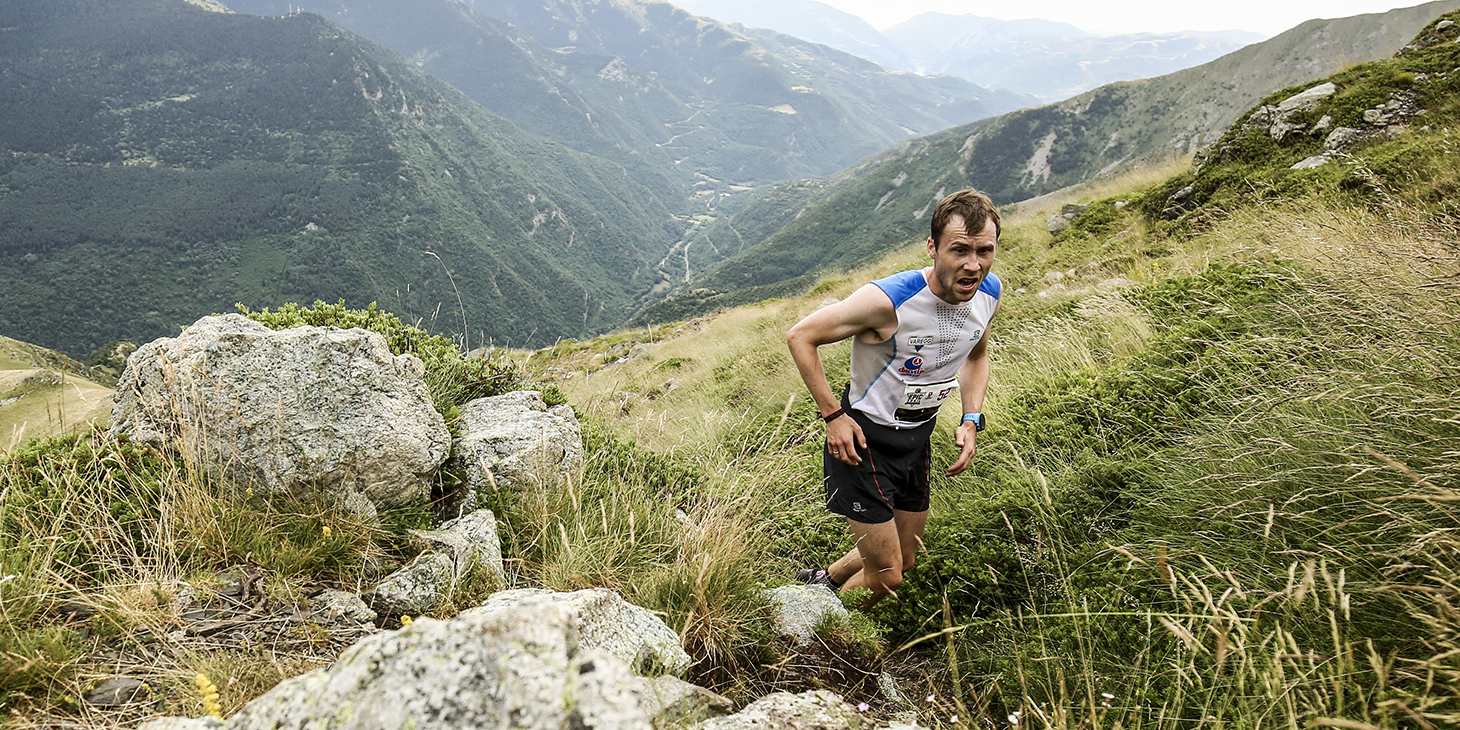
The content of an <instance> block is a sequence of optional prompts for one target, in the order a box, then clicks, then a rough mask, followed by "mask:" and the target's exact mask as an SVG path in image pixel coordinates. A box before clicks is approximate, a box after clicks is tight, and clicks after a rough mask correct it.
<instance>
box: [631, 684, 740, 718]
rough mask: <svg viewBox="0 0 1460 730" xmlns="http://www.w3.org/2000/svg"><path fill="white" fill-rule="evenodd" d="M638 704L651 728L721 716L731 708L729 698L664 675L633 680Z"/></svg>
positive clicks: (732, 707) (728, 712) (732, 706)
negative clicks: (652, 726)
mask: <svg viewBox="0 0 1460 730" xmlns="http://www.w3.org/2000/svg"><path fill="white" fill-rule="evenodd" d="M635 688H636V691H637V692H638V693H639V704H640V706H641V707H643V708H644V714H645V715H648V716H649V722H651V723H653V725H654V727H656V728H658V727H664V726H666V725H667V726H670V727H684V726H685V725H686V724H688V723H691V722H695V721H698V720H708V719H710V718H714V717H723V716H725V715H728V714H730V711H731V710H733V709H735V706H734V705H733V704H731V702H730V700H729V699H727V698H725V697H722V696H720V695H718V694H715V693H714V692H711V691H709V690H707V689H705V688H704V687H700V686H697V685H693V684H690V683H689V682H686V681H684V680H682V679H680V678H678V677H674V676H670V675H668V674H665V675H661V676H658V677H652V678H651V677H639V678H637V679H636V680H635Z"/></svg>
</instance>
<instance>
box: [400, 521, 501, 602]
mask: <svg viewBox="0 0 1460 730" xmlns="http://www.w3.org/2000/svg"><path fill="white" fill-rule="evenodd" d="M411 534H412V535H415V536H416V537H419V538H422V539H424V540H427V541H429V542H432V543H435V544H436V545H437V546H439V547H438V552H446V553H449V554H450V555H451V560H452V563H453V564H454V565H455V566H456V574H457V576H458V578H460V577H463V576H466V575H467V574H469V573H472V572H474V571H482V572H483V573H485V575H486V577H487V579H488V580H491V581H494V582H495V585H496V586H498V587H501V586H503V585H506V583H507V573H506V571H505V569H504V568H503V567H502V538H501V537H500V536H499V535H498V534H497V516H496V515H494V514H492V511H491V510H489V509H479V510H476V511H474V512H471V513H470V514H466V515H462V516H461V517H458V518H456V519H454V520H448V521H447V522H445V523H443V524H442V525H441V528H440V529H438V530H411Z"/></svg>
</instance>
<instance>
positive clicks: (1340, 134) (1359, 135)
mask: <svg viewBox="0 0 1460 730" xmlns="http://www.w3.org/2000/svg"><path fill="white" fill-rule="evenodd" d="M1365 136H1367V135H1365V134H1364V131H1363V130H1361V129H1354V128H1353V127H1335V128H1334V130H1333V131H1332V132H1329V133H1328V137H1326V138H1325V139H1324V140H1323V149H1325V150H1330V151H1335V150H1341V149H1343V148H1345V147H1348V146H1349V145H1351V144H1353V143H1355V142H1358V141H1359V140H1362V139H1363V138H1364V137H1365Z"/></svg>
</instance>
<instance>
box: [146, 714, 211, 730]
mask: <svg viewBox="0 0 1460 730" xmlns="http://www.w3.org/2000/svg"><path fill="white" fill-rule="evenodd" d="M225 727H227V726H226V725H225V724H224V723H223V721H222V720H219V719H218V718H216V717H159V718H157V719H155V720H148V721H147V722H144V723H142V724H141V725H138V726H137V730H223V728H225Z"/></svg>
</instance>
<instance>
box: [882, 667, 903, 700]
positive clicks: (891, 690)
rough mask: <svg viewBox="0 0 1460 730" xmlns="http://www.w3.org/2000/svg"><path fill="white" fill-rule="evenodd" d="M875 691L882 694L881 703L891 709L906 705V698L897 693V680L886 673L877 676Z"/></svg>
mask: <svg viewBox="0 0 1460 730" xmlns="http://www.w3.org/2000/svg"><path fill="white" fill-rule="evenodd" d="M877 690H878V691H879V692H881V693H882V699H883V701H885V702H886V703H887V704H889V705H892V706H893V707H897V706H899V705H904V704H906V703H907V698H906V697H903V696H902V693H901V692H899V691H897V679H896V678H895V677H893V676H892V675H891V674H888V673H887V672H883V673H882V674H880V675H878V677H877Z"/></svg>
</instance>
